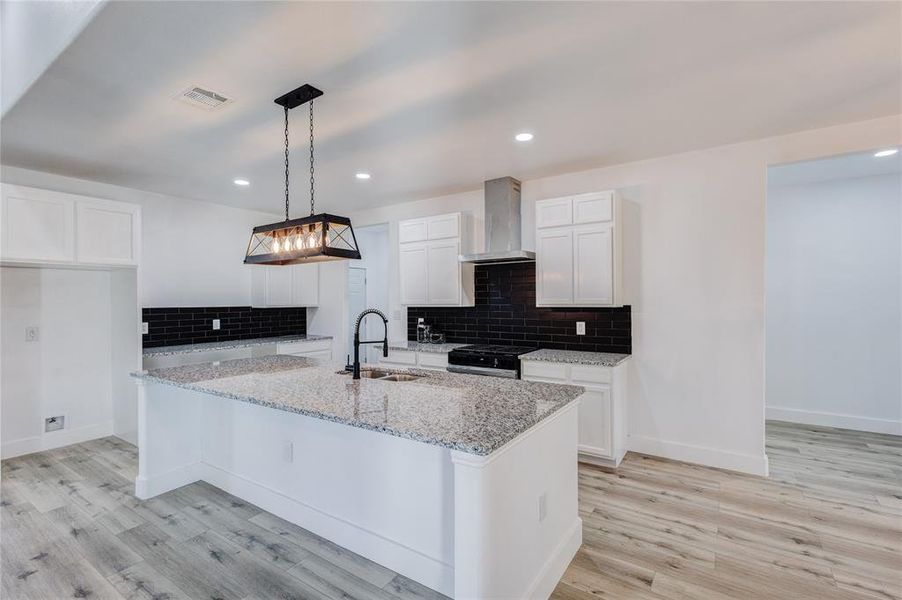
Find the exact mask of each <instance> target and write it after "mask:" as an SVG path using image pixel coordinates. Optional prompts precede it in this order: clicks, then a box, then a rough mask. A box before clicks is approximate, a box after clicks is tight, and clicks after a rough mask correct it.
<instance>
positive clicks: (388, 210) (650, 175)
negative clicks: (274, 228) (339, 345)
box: [351, 116, 902, 474]
mask: <svg viewBox="0 0 902 600" xmlns="http://www.w3.org/2000/svg"><path fill="white" fill-rule="evenodd" d="M899 143H902V120H900V117H899V116H895V117H887V118H883V119H875V120H872V121H864V122H860V123H852V124H847V125H840V126H836V127H830V128H826V129H819V130H814V131H807V132H801V133H795V134H791V135H786V136H780V137H775V138H768V139H764V140H756V141H751V142H744V143H740V144H733V145H729V146H721V147H717V148H710V149H707V150H701V151H696V152H689V153H684V154H677V155H673V156H665V157H661V158H655V159H650V160H645V161H639V162H634V163H628V164H623V165H616V166H612V167H606V168H600V169H592V170H588V171H581V172H577V173H569V174H565V175H559V176H555V177H545V178H541V179H533V180H526V181H523V188H522V192H523V207H522V215H523V240H524V247H526V248H534V238H535V236H534V223H535V221H534V208H535V201H536V200H537V199H541V198H553V197H557V196H563V195H567V194H575V193H580V192H590V191H596V190H604V189H612V188H616V189H620V190H621V192H622V193H623V195H624V196H625V197H626V198H627V199H628V200H630V201H631V203H632V204H633V206H634V207H635V213H636V214H635V217H634V218H636V219H638V221H637V223H635V226H634V227H633V228H631V230H630V231H629V232H628V233H627V236H628V239H626V240H625V246H626V248H625V253H626V265H625V273H626V281H625V282H624V284H625V286H626V288H627V293H629V294H630V297H631V298H632V307H633V309H632V320H633V352H634V357H633V359H632V360H631V361H630V363H629V370H630V398H629V432H630V434H629V442H628V443H629V447H630V449H632V450H634V451H640V452H646V453H649V454H655V455H660V456H667V457H671V458H675V459H679V460H688V461H692V462H698V463H701V464H706V465H711V466H716V467H723V468H730V469H736V470H740V471H746V472H750V473H759V474H760V473H765V472H766V470H767V458H766V456H765V453H764V262H765V248H764V237H765V236H764V228H765V201H766V196H767V190H766V174H767V165H768V164H779V163H784V162H791V161H798V160H806V159H811V158H816V157H821V156H830V155H835V154H842V153H844V152H854V151H862V150H867V149H871V148H877V147H886V146H893V145H897V144H899ZM503 175H513V176H515V177H516V176H517V173H493V174H492V176H493V177H498V176H503ZM474 184H476V185H474V187H477V186H479V183H478V182H474ZM459 210H463V211H469V212H471V213H473V215H474V216H475V219H474V225H475V231H476V233H477V234H478V237H479V238H480V239H479V240H477V245H476V248H477V249H480V248H482V245H481V244H482V241H481V237H482V236H481V232H482V219H483V214H484V213H483V207H482V191H481V189H476V190H474V191H472V192H466V193H462V194H455V195H452V196H443V197H441V198H433V199H426V200H419V201H416V202H407V203H403V204H396V205H393V206H389V207H385V208H378V209H372V210H368V211H362V212H359V213H355V214H353V215H351V216H352V219H353V221H354V225H355V226H361V225H366V224H369V223H383V222H387V223H389V225H390V229H389V231H390V244H391V248H392V252H393V253H394V255H393V260H392V267H393V272H392V274H391V288H390V291H391V296H390V298H389V305H390V308H391V310H392V317H393V319H392V327H393V339H395V338H396V337H399V336H400V334H401V333H402V331H403V330H404V329H403V328H404V327H406V324H404V321H405V320H406V314H405V311H404V310H403V309H402V308H401V306H400V303H399V301H398V281H397V272H396V268H397V267H396V266H397V258H396V254H397V250H396V248H397V243H398V238H397V221H398V220H399V219H405V218H411V217H416V216H424V215H429V214H441V213H445V212H453V211H459Z"/></svg>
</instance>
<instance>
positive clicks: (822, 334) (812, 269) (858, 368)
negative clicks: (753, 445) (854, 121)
mask: <svg viewBox="0 0 902 600" xmlns="http://www.w3.org/2000/svg"><path fill="white" fill-rule="evenodd" d="M892 150H894V149H889V150H886V151H884V152H879V151H877V150H874V151H871V152H864V153H856V154H849V155H843V156H836V157H831V158H825V159H819V160H813V161H805V162H800V163H793V164H787V165H776V166H772V167H770V168H768V183H767V220H766V227H767V230H766V231H767V243H766V248H767V250H766V252H767V259H766V286H765V287H766V315H765V372H766V376H765V405H766V416H767V419H768V420H771V421H787V422H792V423H801V424H804V425H816V426H827V427H834V428H840V429H852V430H858V431H865V432H873V433H889V434H895V435H902V154H900V153H898V152H896V153H892V152H891V151H892Z"/></svg>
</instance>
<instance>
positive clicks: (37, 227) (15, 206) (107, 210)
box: [0, 184, 141, 266]
mask: <svg viewBox="0 0 902 600" xmlns="http://www.w3.org/2000/svg"><path fill="white" fill-rule="evenodd" d="M0 218H2V242H3V243H2V247H0V258H2V260H3V261H5V262H26V263H38V264H75V265H99V266H117V265H118V266H136V265H137V264H138V262H139V257H140V251H141V208H140V207H139V206H137V205H134V204H128V203H125V202H113V201H110V200H99V199H95V198H88V197H85V196H76V195H73V194H64V193H61V192H54V191H50V190H42V189H37V188H30V187H23V186H16V185H7V184H3V185H2V217H0Z"/></svg>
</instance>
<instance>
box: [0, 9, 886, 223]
mask: <svg viewBox="0 0 902 600" xmlns="http://www.w3.org/2000/svg"><path fill="white" fill-rule="evenodd" d="M900 11H902V4H900V3H897V2H873V3H872V2H848V3H846V2H829V3H824V2H810V3H796V2H746V3H726V2H724V3H721V2H714V3H690V2H663V3H649V2H619V3H616V2H597V3H564V2H552V3H544V2H517V3H514V2H510V3H493V2H469V3H456V2H455V3H429V2H422V3H380V2H367V3H340V2H336V3H305V2H271V3H267V2H155V1H154V2H110V3H108V4H106V5H105V6H104V7H103V8H102V9H101V10H100V11H99V13H98V14H97V16H96V17H95V18H94V19H93V20H92V21H91V22H90V23H89V24H88V25H87V26H86V27H85V28H84V30H83V31H82V33H81V34H80V35H79V36H78V37H77V38H76V39H75V41H74V42H73V43H72V44H71V45H70V46H69V47H68V48H67V49H66V51H65V52H63V53H62V54H61V55H60V57H59V58H58V59H57V60H56V61H55V62H54V63H53V64H52V65H51V66H50V67H49V68H48V69H47V70H46V71H45V72H44V74H43V75H42V76H41V77H40V78H39V79H38V80H37V81H36V83H35V84H34V85H33V86H32V87H31V88H30V89H29V90H28V91H27V92H26V93H25V95H24V96H23V97H22V98H21V100H19V102H18V103H17V104H16V105H15V106H13V107H12V109H10V110H9V111H8V112H7V113H6V114H5V116H4V118H3V120H2V122H0V127H2V142H0V151H2V160H3V163H4V164H8V165H12V166H20V167H26V168H32V169H37V170H42V171H50V172H54V173H59V174H62V175H68V176H72V177H80V178H85V179H92V180H98V181H103V182H107V183H113V184H118V185H124V186H129V187H134V188H138V189H144V190H150V191H156V192H162V193H166V194H173V195H177V196H183V197H189V198H197V199H204V200H210V201H213V202H220V203H223V204H228V205H234V206H242V207H248V208H256V209H261V210H268V211H271V212H274V213H275V212H279V210H280V206H281V203H282V202H283V198H284V194H283V190H282V186H283V177H284V174H283V169H284V165H283V158H282V156H281V153H282V148H283V138H282V136H283V123H282V118H283V116H282V113H281V109H280V108H279V107H278V106H276V105H275V104H273V102H272V101H273V99H274V98H276V97H277V96H279V95H281V94H282V93H284V92H287V91H289V90H291V89H293V88H295V87H297V86H298V85H300V84H302V83H305V82H309V83H311V84H313V85H315V86H317V87H319V88H321V89H322V90H324V91H325V96H323V98H321V99H319V100H317V101H316V103H315V113H316V114H315V119H316V159H317V171H316V174H317V209H318V212H320V211H330V212H341V211H350V210H355V209H359V208H366V207H373V206H379V205H385V204H392V203H395V202H399V201H404V200H411V199H419V198H425V197H431V196H435V195H440V194H443V193H450V192H455V191H461V190H471V189H477V188H479V187H481V182H482V181H483V180H485V179H489V178H494V177H499V176H504V175H513V176H515V177H518V178H521V179H529V178H533V177H537V176H543V175H549V174H555V173H560V172H566V171H571V170H576V169H581V168H588V167H593V166H600V165H606V164H615V163H621V162H625V161H631V160H636V159H641V158H647V157H652V156H661V155H666V154H671V153H675V152H680V151H685V150H690V149H697V148H704V147H711V146H716V145H719V144H724V143H730V142H736V141H741V140H746V139H753V138H760V137H766V136H771V135H777V134H782V133H788V132H791V131H798V130H805V129H812V128H818V127H824V126H829V125H834V124H838V123H845V122H852V121H858V120H865V119H870V118H876V117H880V116H885V115H890V114H897V113H899V112H900V102H902V97H900V88H902V81H900V73H902V54H900V51H899V50H900V39H902V12H900ZM194 84H199V85H201V86H204V87H206V88H208V89H212V90H214V91H217V92H220V93H224V94H226V95H228V96H230V97H232V98H234V99H235V101H234V102H232V103H230V104H227V105H225V106H224V107H223V108H221V109H219V110H216V111H205V110H202V109H198V108H195V107H192V106H189V105H187V104H185V103H182V102H179V101H176V100H174V99H173V97H174V96H176V95H177V94H179V93H180V92H181V91H183V90H185V89H186V88H188V87H189V86H191V85H194ZM291 114H292V133H293V143H292V151H293V154H292V170H293V173H294V179H293V182H292V187H293V190H296V191H295V192H294V194H293V198H294V199H295V200H294V203H293V211H292V213H293V216H299V215H303V214H305V213H306V211H307V208H306V206H305V205H306V203H307V202H308V192H307V188H308V187H309V182H308V173H307V169H308V166H307V157H306V152H307V131H306V129H307V118H306V117H307V115H306V112H305V110H304V109H298V110H295V111H292V113H291ZM520 131H530V132H533V133H534V134H535V139H534V140H533V141H531V142H529V143H516V142H514V141H513V136H514V134H515V133H517V132H520ZM358 171H366V172H369V173H371V174H372V179H370V180H369V181H359V180H357V179H355V177H354V174H355V173H356V172H358ZM236 177H244V178H247V179H249V180H250V181H251V185H250V186H248V187H246V188H239V187H237V186H235V185H233V184H232V180H233V179H234V178H236Z"/></svg>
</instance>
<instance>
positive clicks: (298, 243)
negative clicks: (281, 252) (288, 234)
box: [294, 235, 304, 250]
mask: <svg viewBox="0 0 902 600" xmlns="http://www.w3.org/2000/svg"><path fill="white" fill-rule="evenodd" d="M294 247H295V248H297V249H298V250H303V249H304V236H302V235H299V236H297V237H296V238H295V241H294Z"/></svg>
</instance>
